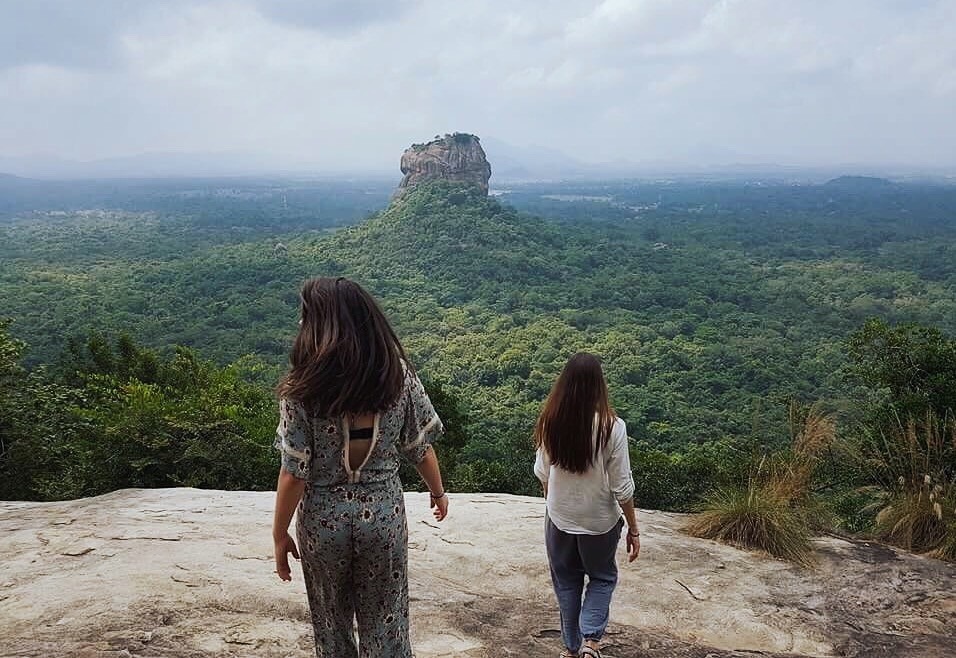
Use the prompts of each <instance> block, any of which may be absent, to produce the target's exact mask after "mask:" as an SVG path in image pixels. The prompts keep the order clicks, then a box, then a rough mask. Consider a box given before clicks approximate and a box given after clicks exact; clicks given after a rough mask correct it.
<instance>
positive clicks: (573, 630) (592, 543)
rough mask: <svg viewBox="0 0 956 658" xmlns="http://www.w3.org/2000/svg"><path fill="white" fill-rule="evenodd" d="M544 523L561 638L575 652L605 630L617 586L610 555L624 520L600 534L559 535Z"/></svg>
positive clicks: (600, 635)
mask: <svg viewBox="0 0 956 658" xmlns="http://www.w3.org/2000/svg"><path fill="white" fill-rule="evenodd" d="M544 523H545V533H544V534H545V544H546V545H547V548H548V562H549V563H550V565H551V582H552V584H553V585H554V594H555V596H556V597H557V599H558V608H559V609H560V610H561V637H562V638H563V639H564V645H565V646H566V647H567V648H568V649H570V650H571V651H572V652H575V653H576V652H577V651H579V650H580V649H581V645H582V644H583V643H584V640H600V639H601V638H602V637H603V636H604V631H605V629H606V628H607V622H608V614H609V611H610V607H611V595H612V594H613V593H614V588H615V586H616V585H617V562H616V561H615V559H614V554H615V553H616V552H617V544H618V542H619V541H620V540H621V528H622V526H623V525H624V520H623V519H621V521H619V522H618V523H617V525H615V526H614V527H613V528H611V530H609V531H608V532H606V533H604V534H603V535H572V534H570V533H567V532H562V531H561V530H558V528H557V527H555V525H554V524H553V523H551V519H549V518H547V517H545V521H544ZM585 576H587V586H585V582H584V577H585ZM582 595H583V597H584V598H583V601H582Z"/></svg>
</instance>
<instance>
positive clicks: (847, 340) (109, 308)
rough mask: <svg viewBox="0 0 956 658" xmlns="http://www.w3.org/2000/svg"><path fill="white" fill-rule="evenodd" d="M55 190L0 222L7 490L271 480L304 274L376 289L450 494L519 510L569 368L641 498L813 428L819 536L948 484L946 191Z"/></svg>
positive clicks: (835, 186)
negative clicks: (583, 373)
mask: <svg viewBox="0 0 956 658" xmlns="http://www.w3.org/2000/svg"><path fill="white" fill-rule="evenodd" d="M3 184H4V185H6V186H8V187H9V186H14V187H16V184H15V183H11V182H10V181H5V182H4V183H3ZM71 185H72V186H73V187H62V188H58V191H57V193H56V195H53V196H50V193H49V191H47V192H46V193H44V194H43V195H40V197H37V196H36V195H37V194H39V193H38V192H35V191H30V190H26V191H23V190H21V191H20V192H17V193H16V194H14V193H9V191H8V193H7V198H6V199H5V200H4V202H3V203H0V319H3V324H2V325H0V412H2V415H0V441H2V445H0V477H2V483H0V498H25V499H57V498H64V497H77V496H85V495H93V494H97V493H102V492H104V491H109V490H112V489H115V488H120V487H130V486H137V487H140V486H145V487H153V486H178V485H189V486H201V487H212V488H240V489H266V488H269V487H270V486H272V484H273V482H274V478H275V470H276V465H277V461H276V457H275V455H274V454H273V451H272V449H271V443H272V438H273V436H272V435H273V431H274V426H275V421H276V418H275V414H276V406H275V399H274V395H273V392H272V391H273V388H274V385H275V383H276V381H277V379H278V377H279V376H280V375H281V373H282V371H283V368H284V365H285V360H286V354H287V351H288V348H289V346H290V343H291V338H292V336H293V334H294V331H295V329H296V322H297V312H298V308H297V288H298V286H299V285H300V283H301V282H302V280H304V279H305V278H307V277H309V276H315V275H342V276H349V277H353V278H355V279H356V280H358V281H360V282H361V283H362V284H363V285H365V286H367V287H368V288H369V290H371V291H372V292H373V293H374V294H375V295H376V296H377V297H378V298H379V299H380V300H381V302H382V304H383V306H384V307H385V309H386V311H387V313H388V314H389V316H390V317H391V318H392V320H393V322H394V324H395V326H396V329H397V331H398V333H399V335H400V337H401V338H402V340H403V342H404V344H405V346H406V348H407V349H408V351H409V354H410V355H411V358H412V359H413V361H414V362H415V364H416V366H417V367H418V369H419V370H420V371H421V372H422V374H423V377H424V378H425V379H426V386H427V387H428V389H429V391H430V393H431V395H432V397H433V398H434V399H435V401H436V406H437V407H438V409H439V411H440V413H441V415H442V416H443V417H444V418H445V420H446V425H447V426H448V427H449V434H448V436H447V437H446V439H445V440H444V441H443V442H442V445H441V447H440V455H441V458H442V459H443V461H444V462H445V464H446V471H447V473H448V479H449V486H450V488H451V489H452V490H456V491H505V492H513V493H525V494H534V493H536V492H537V491H538V487H537V484H536V482H535V481H534V479H533V476H532V475H531V470H530V463H531V453H532V447H531V439H530V431H531V427H532V426H533V423H534V420H535V417H536V414H537V412H538V410H539V408H540V404H541V402H542V401H543V399H544V397H545V396H546V394H547V391H548V389H549V387H550V385H551V383H552V382H553V380H554V378H555V377H556V375H557V373H558V372H559V371H560V368H561V366H562V365H563V363H564V361H565V360H566V359H567V358H568V356H570V355H571V354H572V353H574V352H575V351H579V350H588V351H593V352H595V353H597V354H599V355H600V356H601V357H602V359H603V361H604V364H605V369H606V373H607V376H608V380H609V385H610V389H611V393H612V401H613V404H614V406H615V409H616V410H617V413H618V414H619V415H620V416H621V417H622V418H624V419H625V421H626V422H627V424H628V429H629V433H630V436H631V450H632V462H633V466H634V471H635V478H636V480H637V482H638V498H639V504H640V505H642V506H643V507H650V508H663V509H674V510H691V509H695V508H696V507H698V506H699V505H701V504H702V502H705V501H706V500H707V499H708V496H710V495H712V494H713V492H714V491H719V490H720V489H721V487H728V486H734V485H738V484H740V483H742V482H744V483H746V482H751V483H752V482H753V481H754V479H755V478H757V479H759V478H760V477H762V476H761V475H760V474H761V473H762V472H765V469H764V465H765V464H767V463H768V462H767V460H768V459H771V462H772V463H780V464H784V463H786V464H791V463H792V462H788V461H786V458H783V457H781V455H787V454H789V453H788V451H790V452H793V445H794V440H795V437H797V436H800V433H801V428H805V427H806V425H807V422H808V419H812V418H820V417H825V418H826V419H828V421H827V422H832V425H833V427H834V430H833V434H834V441H833V442H828V443H827V445H826V447H825V450H822V451H821V452H820V453H819V454H818V455H817V456H816V457H815V458H814V459H815V461H814V469H813V475H812V478H810V479H809V480H808V484H807V488H808V491H809V492H810V493H812V495H813V498H814V500H815V501H817V502H819V504H820V505H821V506H822V507H821V509H823V508H825V509H826V511H827V513H826V515H825V516H826V518H827V519H829V521H828V523H829V524H830V525H831V526H832V527H834V528H842V529H843V530H844V531H846V532H862V531H866V530H867V529H872V528H873V527H875V525H877V519H876V516H877V514H876V512H877V511H878V510H880V509H886V507H887V505H886V501H887V500H890V499H892V497H893V496H897V495H901V494H902V493H908V492H916V493H917V494H919V493H920V491H921V487H923V485H924V484H925V481H926V478H930V480H931V481H932V482H934V483H937V484H939V485H940V486H941V487H942V488H941V489H939V490H938V491H936V490H935V489H934V490H933V491H931V492H930V493H932V494H933V496H934V498H933V501H932V502H933V503H936V502H937V501H939V500H944V499H947V497H953V496H954V495H956V485H953V478H954V477H956V445H954V442H956V434H952V436H951V433H953V432H954V429H953V426H952V416H951V413H952V410H953V408H954V407H956V365H954V364H956V358H954V357H956V347H954V345H956V343H954V341H953V338H952V336H954V335H956V295H954V292H956V265H954V263H956V187H954V186H946V185H940V184H930V183H906V184H902V183H890V182H888V181H883V180H880V179H868V178H859V177H845V178H840V179H835V180H833V181H830V182H828V183H825V184H806V183H804V184H794V183H791V182H786V181H725V182H703V183H702V182H688V181H683V182H682V181H606V182H600V183H597V182H565V183H549V184H544V183H536V184H523V185H510V186H508V189H507V190H503V191H501V193H500V194H499V195H497V196H495V197H492V198H486V197H485V196H484V195H482V194H480V193H478V192H477V191H476V190H473V189H469V188H467V187H461V186H455V185H448V184H440V183H435V184H429V185H425V186H421V187H420V188H418V189H416V190H415V191H414V192H413V193H411V194H408V195H406V196H405V197H404V198H402V199H401V200H400V201H398V202H395V203H393V204H391V205H388V206H387V207H386V204H388V197H389V191H390V189H389V187H388V185H386V184H385V183H382V182H380V181H379V182H354V181H353V182H348V183H346V182H340V183H331V182H327V183H322V184H306V183H303V182H283V181H245V180H243V181H178V182H175V183H173V182H168V181H166V182H156V183H152V184H150V183H145V182H144V183H139V184H137V185H128V184H127V185H126V186H122V185H118V186H114V187H110V186H109V185H106V184H105V183H102V182H100V183H97V184H95V185H93V184H90V185H91V187H90V188H89V189H84V187H83V185H84V184H82V183H74V184H71ZM4 189H5V190H7V188H4ZM31 195H34V196H31ZM57 195H59V196H57ZM41 197H42V198H43V199H45V201H44V202H43V203H40V202H38V201H37V200H36V199H37V198H41ZM51 199H52V200H51ZM376 210H378V211H379V212H377V213H376V212H375V211H376ZM893 437H896V439H894V438H893ZM907 437H909V438H907ZM907 442H908V443H907ZM894 445H896V446H902V445H908V446H909V448H907V450H906V451H901V450H902V449H901V450H896V449H895V448H894V449H893V450H889V449H888V448H886V446H894ZM888 450H889V452H888ZM904 453H905V454H904ZM791 457H792V455H791ZM904 457H905V460H909V461H907V462H906V463H907V464H909V467H910V471H912V472H911V473H908V474H907V475H906V477H905V478H902V479H905V480H906V482H907V484H906V487H905V489H906V491H905V492H901V490H900V487H901V486H902V485H900V484H894V482H896V483H899V481H900V480H901V476H900V475H899V473H897V471H898V470H899V469H902V468H903V466H902V464H903V462H904V461H905V460H904ZM781 459H782V460H783V461H780V460H781ZM773 460H776V461H773ZM919 460H922V461H921V462H920V461H919ZM918 464H923V465H922V466H919V465H918ZM761 469H764V470H761ZM893 469H897V470H893ZM917 471H919V472H917ZM930 471H932V473H930ZM924 476H925V477H924ZM894 478H895V479H894ZM408 485H409V486H416V483H415V481H414V479H410V480H409V482H408ZM934 486H935V485H934ZM946 487H948V488H946ZM931 489H932V487H931ZM927 500H928V494H927ZM954 500H956V498H954ZM881 502H882V503H883V505H882V506H881V505H880V504H879V503H881ZM951 502H952V501H951ZM874 503H877V504H876V505H874ZM947 505H949V503H947ZM896 509H899V505H897V508H896ZM928 509H929V510H930V512H929V513H930V516H932V515H933V513H934V512H933V510H934V508H933V506H932V504H930V506H929V508H928ZM941 509H942V507H941ZM948 509H949V511H948V512H946V513H945V514H943V513H942V512H940V514H939V515H938V517H939V518H938V521H939V524H941V527H945V526H946V524H952V523H954V522H953V520H952V519H953V510H954V509H956V503H954V504H953V505H949V508H948ZM944 517H945V518H944ZM928 522H929V523H930V524H931V525H932V519H930V520H929V521H928ZM934 527H935V526H934ZM953 527H954V528H956V525H954V526H953ZM944 534H945V533H944ZM953 536H956V531H954V532H953ZM940 541H941V540H940ZM903 543H905V542H903Z"/></svg>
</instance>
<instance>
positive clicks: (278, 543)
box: [275, 532, 299, 582]
mask: <svg viewBox="0 0 956 658" xmlns="http://www.w3.org/2000/svg"><path fill="white" fill-rule="evenodd" d="M289 553H292V557H294V558H295V559H296V560H298V559H299V549H298V548H296V545H295V541H293V539H292V537H290V536H289V533H288V532H287V533H285V535H284V536H282V537H279V538H278V539H276V540H275V556H276V573H277V574H279V579H280V580H285V581H287V582H288V581H290V580H292V569H291V567H289Z"/></svg>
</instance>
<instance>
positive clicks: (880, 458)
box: [858, 412, 956, 561]
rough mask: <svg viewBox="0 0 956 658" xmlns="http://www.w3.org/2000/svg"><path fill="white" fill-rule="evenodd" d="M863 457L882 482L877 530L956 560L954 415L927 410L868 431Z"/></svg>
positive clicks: (917, 550)
mask: <svg viewBox="0 0 956 658" xmlns="http://www.w3.org/2000/svg"><path fill="white" fill-rule="evenodd" d="M858 454H859V458H860V463H861V464H862V465H863V466H864V468H867V469H868V470H869V472H870V473H871V477H872V478H873V480H875V481H877V482H879V483H880V488H881V489H882V500H881V501H880V502H879V503H878V504H876V505H874V506H873V507H872V511H875V512H876V515H875V518H874V521H873V536H874V537H875V538H876V539H879V540H881V541H885V542H887V543H890V544H893V545H895V546H899V547H900V548H903V549H904V550H907V551H913V552H915V553H925V554H927V555H930V556H933V557H937V558H940V559H943V560H950V561H956V420H954V418H953V417H952V416H945V417H942V418H941V417H939V416H936V415H935V414H933V413H932V412H927V414H926V416H925V417H923V418H919V419H917V418H914V417H910V418H909V419H907V421H906V422H905V423H903V422H902V421H898V422H897V424H896V425H895V426H894V427H892V428H891V429H890V430H889V431H883V432H880V433H879V435H877V436H872V435H871V436H868V437H865V440H864V441H863V442H861V449H860V450H859V453H858Z"/></svg>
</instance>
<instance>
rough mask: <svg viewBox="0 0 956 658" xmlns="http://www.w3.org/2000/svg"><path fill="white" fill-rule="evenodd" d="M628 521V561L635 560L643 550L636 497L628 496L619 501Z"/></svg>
mask: <svg viewBox="0 0 956 658" xmlns="http://www.w3.org/2000/svg"><path fill="white" fill-rule="evenodd" d="M619 505H620V506H621V511H622V512H624V520H625V521H627V561H628V562H633V561H634V560H636V559H637V556H638V555H639V554H640V552H641V531H640V529H639V528H638V527H637V510H635V509H634V499H633V498H628V499H627V500H625V501H624V502H623V503H619Z"/></svg>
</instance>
